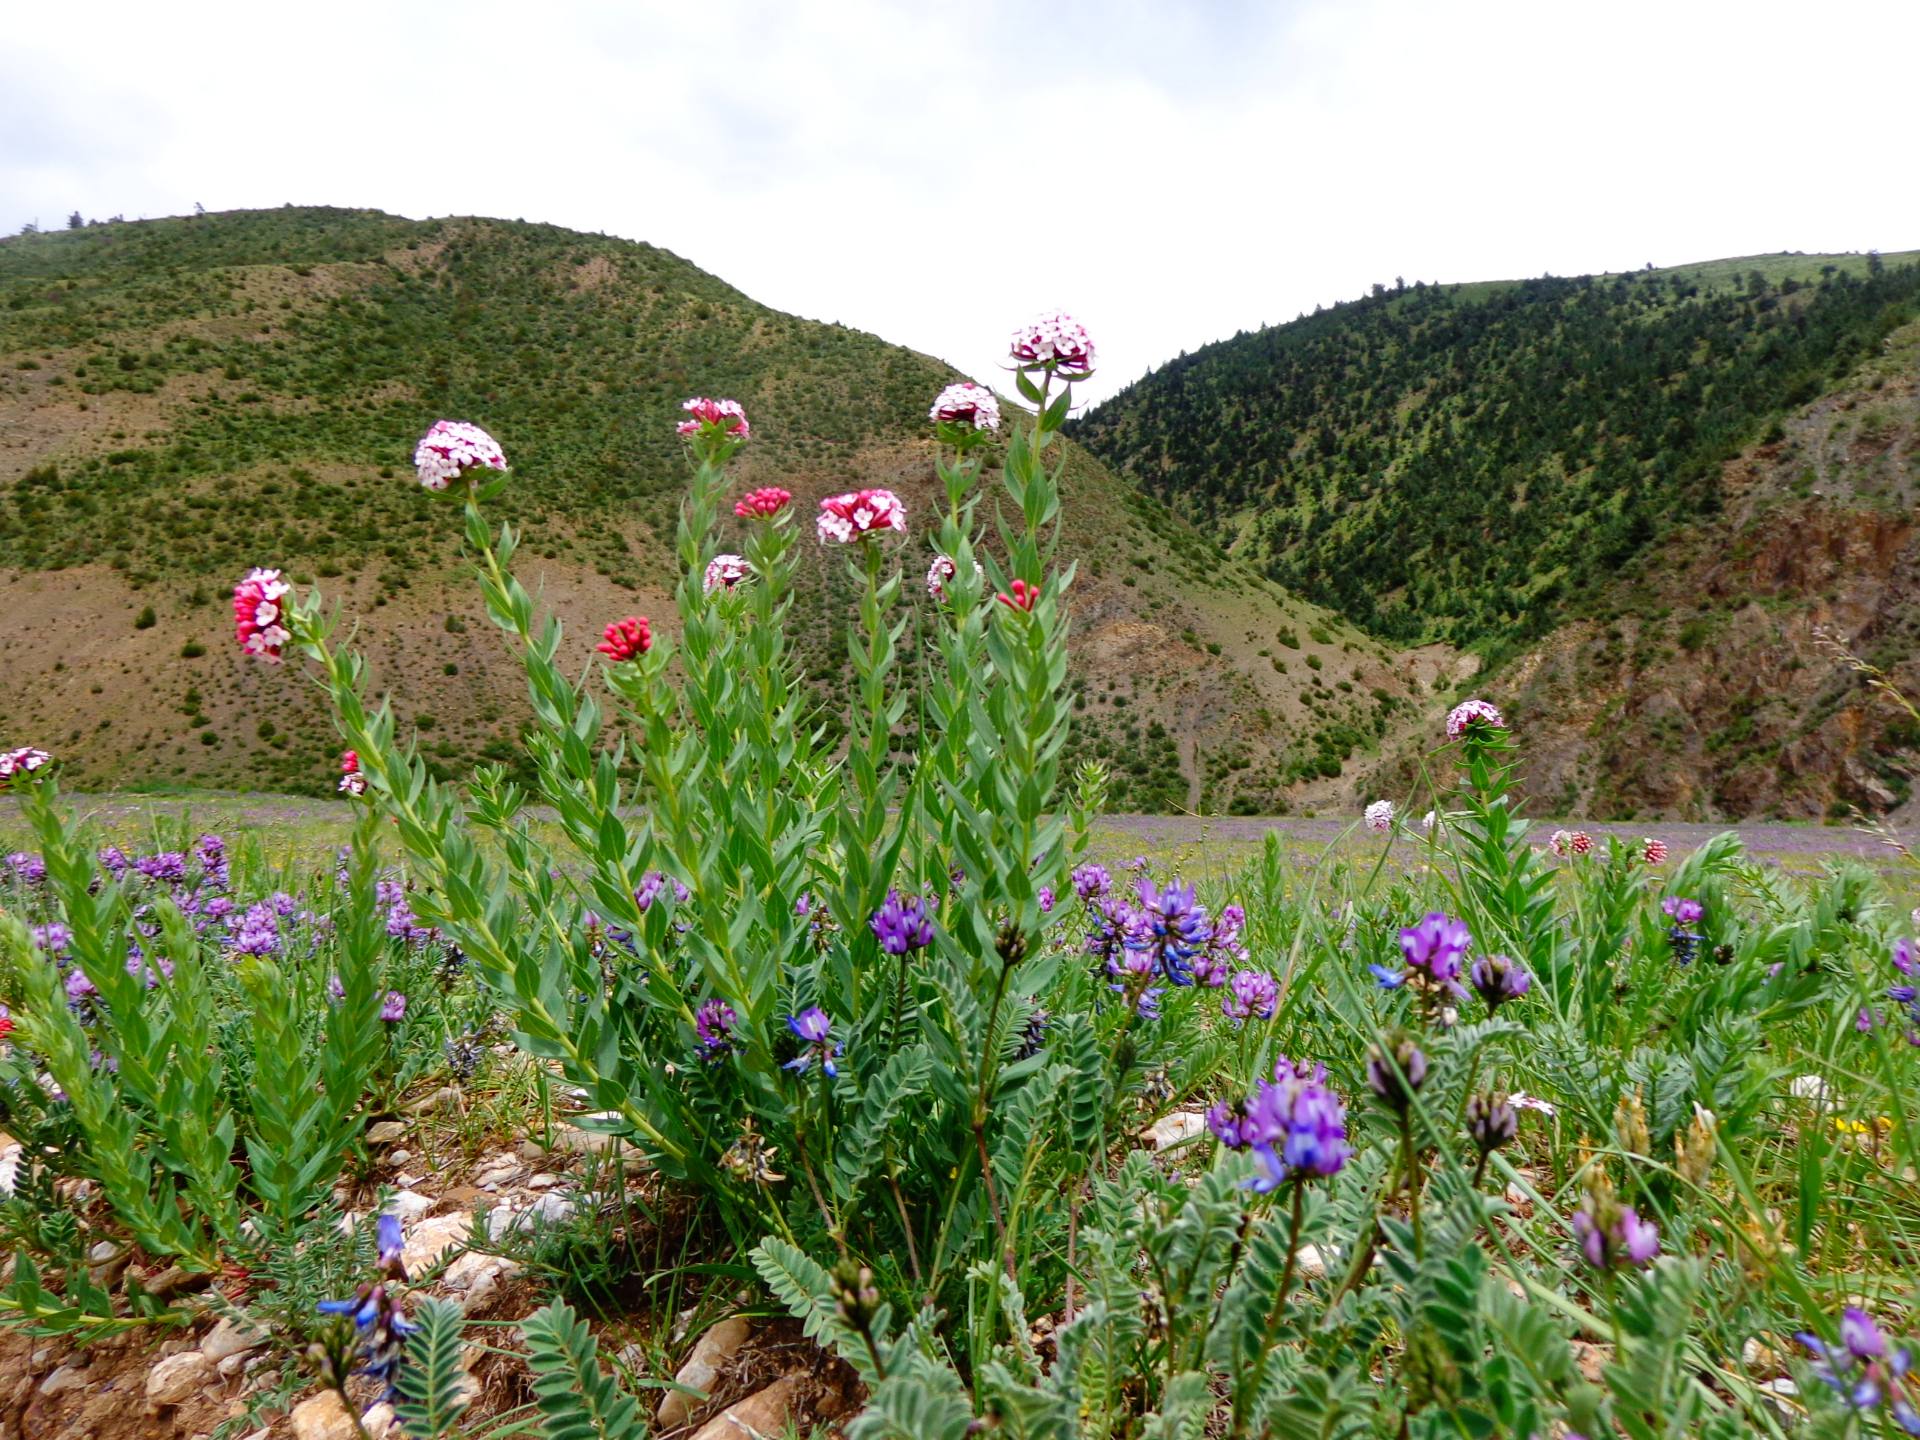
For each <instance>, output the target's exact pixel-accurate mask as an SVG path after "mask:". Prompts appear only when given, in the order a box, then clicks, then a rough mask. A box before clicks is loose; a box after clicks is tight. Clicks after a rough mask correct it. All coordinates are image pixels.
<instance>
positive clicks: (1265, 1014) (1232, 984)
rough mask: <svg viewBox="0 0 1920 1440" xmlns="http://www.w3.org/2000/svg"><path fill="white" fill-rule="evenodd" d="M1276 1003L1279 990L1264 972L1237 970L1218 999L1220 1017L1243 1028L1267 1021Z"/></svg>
mask: <svg viewBox="0 0 1920 1440" xmlns="http://www.w3.org/2000/svg"><path fill="white" fill-rule="evenodd" d="M1279 1003H1280V987H1279V985H1278V984H1276V983H1275V982H1274V978H1273V976H1271V975H1269V974H1267V972H1266V971H1264V970H1237V971H1235V972H1234V976H1233V979H1231V980H1229V981H1228V982H1227V993H1226V994H1225V995H1222V996H1221V997H1220V1013H1221V1014H1223V1015H1225V1016H1226V1017H1227V1018H1228V1019H1229V1020H1232V1021H1235V1022H1237V1023H1239V1024H1242V1025H1244V1024H1246V1022H1247V1021H1249V1020H1271V1019H1272V1018H1273V1011H1274V1007H1275V1006H1276V1005H1278V1004H1279Z"/></svg>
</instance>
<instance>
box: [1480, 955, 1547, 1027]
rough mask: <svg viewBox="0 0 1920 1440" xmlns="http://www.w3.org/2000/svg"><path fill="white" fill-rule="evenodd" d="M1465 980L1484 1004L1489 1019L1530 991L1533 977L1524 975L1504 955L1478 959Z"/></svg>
mask: <svg viewBox="0 0 1920 1440" xmlns="http://www.w3.org/2000/svg"><path fill="white" fill-rule="evenodd" d="M1467 980H1468V983H1470V984H1471V985H1472V986H1473V988H1474V992H1475V993H1476V994H1478V995H1479V997H1480V998H1481V999H1482V1000H1483V1001H1485V1002H1486V1006H1487V1013H1488V1014H1489V1015H1491V1014H1493V1013H1494V1012H1495V1011H1497V1010H1498V1009H1499V1008H1500V1007H1501V1006H1502V1005H1504V1004H1506V1003H1507V1001H1509V1000H1518V999H1519V998H1520V997H1521V996H1522V995H1524V994H1526V993H1527V992H1528V991H1529V990H1531V989H1532V988H1533V976H1531V975H1530V974H1528V973H1527V969H1526V967H1525V966H1524V965H1522V964H1521V963H1520V962H1519V961H1517V960H1513V959H1510V958H1509V957H1507V956H1505V955H1482V956H1481V957H1480V958H1479V959H1477V960H1475V961H1474V962H1473V968H1472V969H1470V970H1469V971H1468V972H1467Z"/></svg>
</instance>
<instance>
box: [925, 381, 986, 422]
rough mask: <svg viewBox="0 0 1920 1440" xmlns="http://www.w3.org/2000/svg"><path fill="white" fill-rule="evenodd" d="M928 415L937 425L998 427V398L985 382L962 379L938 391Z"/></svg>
mask: <svg viewBox="0 0 1920 1440" xmlns="http://www.w3.org/2000/svg"><path fill="white" fill-rule="evenodd" d="M927 418H928V419H929V420H932V421H933V422H934V423H935V424H936V425H941V424H945V425H971V426H972V427H973V428H974V429H976V430H998V429H999V428H1000V402H999V401H998V400H996V399H994V398H993V392H992V391H991V390H989V389H987V388H986V387H985V386H983V385H975V384H974V383H973V382H972V381H971V380H962V381H960V382H958V383H957V384H953V385H949V386H947V388H946V389H944V390H942V391H941V392H940V394H939V395H938V396H937V397H936V398H935V400H934V402H933V408H932V409H931V410H929V411H928V412H927Z"/></svg>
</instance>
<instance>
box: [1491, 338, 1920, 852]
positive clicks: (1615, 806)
mask: <svg viewBox="0 0 1920 1440" xmlns="http://www.w3.org/2000/svg"><path fill="white" fill-rule="evenodd" d="M1917 487H1920V326H1909V327H1907V328H1906V329H1904V330H1902V331H1899V332H1896V333H1895V335H1894V336H1892V337H1891V338H1890V340H1889V341H1888V343H1887V345H1886V346H1885V347H1884V348H1883V350H1882V352H1881V353H1880V354H1879V355H1877V356H1876V357H1874V359H1873V360H1872V361H1870V362H1869V363H1868V364H1867V365H1866V366H1864V367H1863V368H1862V370H1861V371H1860V372H1859V373H1857V374H1856V375H1855V376H1853V377H1852V378H1851V379H1850V380H1849V381H1848V382H1847V384H1846V385H1845V386H1844V387H1843V388H1841V389H1838V390H1836V391H1834V392H1833V393H1831V394H1829V395H1827V396H1825V397H1823V398H1822V399H1820V400H1818V401H1816V402H1814V403H1813V404H1811V405H1809V406H1807V407H1805V408H1804V409H1803V410H1801V411H1800V412H1798V413H1797V414H1795V415H1794V416H1792V417H1791V418H1790V419H1789V420H1788V421H1787V422H1785V423H1784V424H1783V425H1782V426H1780V427H1779V429H1778V431H1777V432H1776V433H1774V434H1772V435H1770V436H1769V437H1768V439H1767V441H1766V442H1765V443H1763V444H1761V445H1758V446H1755V447H1754V448H1753V449H1751V450H1750V451H1749V452H1747V453H1746V454H1745V455H1742V456H1741V457H1739V458H1738V459H1737V460H1735V461H1734V462H1732V463H1731V464H1729V465H1728V466H1727V467H1726V469H1725V472H1724V474H1723V477H1722V486H1721V494H1722V505H1721V512H1720V513H1719V514H1718V515H1714V516H1705V517H1702V518H1701V519H1700V520H1699V522H1698V523H1697V524H1694V525H1691V526H1687V527H1683V528H1681V529H1679V530H1677V531H1676V532H1674V533H1673V534H1672V535H1671V536H1670V537H1669V538H1668V539H1667V541H1666V543H1665V544H1664V545H1663V546H1662V547H1661V548H1660V550H1659V552H1658V553H1657V554H1656V555H1655V556H1654V557H1653V558H1652V559H1651V560H1650V561H1649V562H1648V563H1645V564H1643V565H1641V566H1639V567H1637V568H1636V569H1635V570H1634V571H1633V572H1632V573H1629V574H1626V575H1623V576H1621V577H1620V578H1619V579H1618V580H1617V581H1616V582H1615V584H1614V585H1613V586H1611V587H1610V588H1609V591H1608V593H1606V594H1605V595H1604V596H1601V597H1596V600H1597V603H1596V604H1595V605H1594V606H1593V613H1592V616H1591V618H1585V619H1581V620H1578V621H1575V622H1573V623H1570V624H1568V625H1566V626H1564V627H1562V628H1561V629H1559V630H1557V631H1556V632H1555V633H1554V634H1553V635H1552V636H1551V637H1550V638H1549V639H1548V640H1547V641H1546V642H1545V643H1543V644H1541V645H1539V646H1538V647H1536V648H1534V649H1533V650H1531V651H1530V652H1528V653H1526V654H1525V655H1523V656H1522V657H1520V658H1519V659H1518V660H1516V661H1514V662H1513V663H1511V664H1509V665H1507V666H1505V667H1503V668H1502V670H1501V671H1500V672H1498V673H1497V674H1496V675H1494V676H1493V677H1492V678H1491V679H1490V680H1489V681H1488V682H1487V686H1486V688H1487V690H1488V692H1489V693H1490V694H1491V695H1492V697H1493V698H1494V699H1496V700H1498V701H1501V702H1503V703H1505V704H1507V705H1508V706H1509V707H1510V708H1511V710H1512V712H1513V714H1514V718H1515V720H1516V722H1517V723H1518V724H1519V725H1521V726H1522V727H1523V729H1524V732H1525V735H1526V741H1527V770H1526V779H1527V785H1528V789H1529V791H1530V792H1531V794H1532V796H1533V802H1532V805H1533V808H1534V809H1535V810H1536V811H1538V812H1541V813H1547V812H1552V813H1572V814H1585V815H1595V816H1629V815H1664V816H1669V817H1673V818H1684V819H1721V818H1735V817H1740V816H1780V817H1786V818H1804V819H1816V818H1820V817H1832V816H1838V815H1844V814H1846V813H1848V812H1849V811H1852V810H1858V811H1861V812H1864V813H1866V814H1869V815H1874V814H1883V813H1885V812H1888V811H1893V810H1896V809H1898V808H1899V807H1901V806H1903V805H1904V804H1905V802H1906V801H1907V799H1908V796H1909V793H1910V788H1911V787H1910V783H1909V767H1910V765H1911V763H1912V762H1913V761H1914V759H1915V758H1916V755H1920V721H1916V719H1915V718H1914V716H1913V715H1911V714H1910V713H1908V712H1907V710H1906V709H1905V708H1904V707H1902V706H1901V705H1900V704H1899V703H1897V701H1896V700H1894V699H1893V698H1892V697H1891V696H1889V695H1888V694H1887V693H1886V691H1885V689H1884V687H1882V686H1880V685H1877V684H1876V683H1875V681H1874V675H1873V673H1872V672H1871V671H1868V670H1863V669H1861V668H1860V666H1861V665H1867V666H1871V667H1873V670H1877V671H1879V672H1881V673H1882V674H1883V675H1884V676H1885V678H1886V679H1887V680H1888V681H1890V682H1891V684H1892V685H1893V686H1894V687H1896V688H1898V689H1899V690H1902V691H1904V692H1905V693H1906V694H1907V695H1909V696H1913V697H1916V698H1920V584H1916V581H1915V579H1914V563H1915V561H1916V560H1917V559H1920V526H1916V516H1915V511H1914V508H1913V507H1914V498H1915V491H1916V488H1917ZM1850 657H1851V658H1850Z"/></svg>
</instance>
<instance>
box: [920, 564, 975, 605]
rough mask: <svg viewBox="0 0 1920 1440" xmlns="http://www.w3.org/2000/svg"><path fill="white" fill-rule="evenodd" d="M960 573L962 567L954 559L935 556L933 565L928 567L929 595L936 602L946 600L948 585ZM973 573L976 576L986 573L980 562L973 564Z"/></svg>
mask: <svg viewBox="0 0 1920 1440" xmlns="http://www.w3.org/2000/svg"><path fill="white" fill-rule="evenodd" d="M959 573H960V567H959V566H958V565H956V564H954V563H953V557H952V556H951V555H936V556H934V557H933V564H931V565H929V566H928V567H927V594H929V595H931V596H932V597H933V598H934V599H936V600H944V599H946V598H947V585H948V583H949V582H950V581H952V579H953V577H954V576H956V575H958V574H959ZM973 573H974V574H976V575H984V574H985V573H986V572H985V571H984V570H982V569H981V568H980V562H979V561H978V560H976V561H974V562H973Z"/></svg>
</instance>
